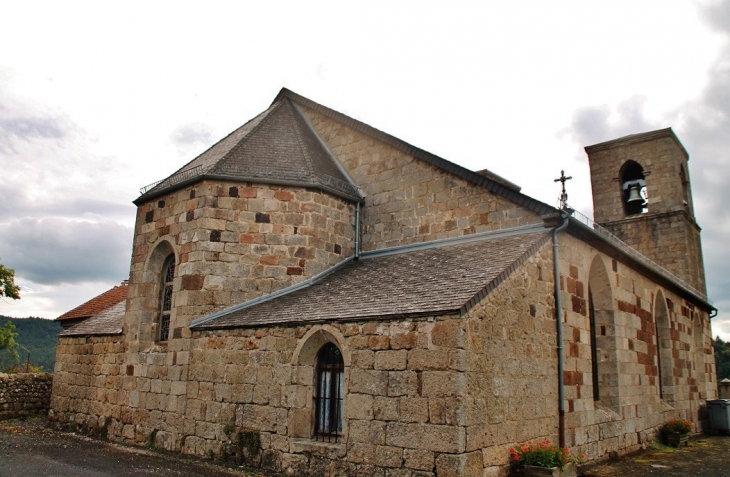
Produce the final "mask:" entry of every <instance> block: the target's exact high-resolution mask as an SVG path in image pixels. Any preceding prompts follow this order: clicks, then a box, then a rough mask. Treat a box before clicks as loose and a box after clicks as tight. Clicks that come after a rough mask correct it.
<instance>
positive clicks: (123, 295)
mask: <svg viewBox="0 0 730 477" xmlns="http://www.w3.org/2000/svg"><path fill="white" fill-rule="evenodd" d="M128 288H129V287H128V285H127V283H122V284H121V285H117V286H115V287H114V288H112V289H111V290H107V291H105V292H104V293H102V294H101V295H98V296H96V297H94V298H92V299H91V300H89V301H87V302H86V303H84V304H82V305H79V306H77V307H76V308H74V309H73V310H70V311H67V312H66V313H64V314H63V315H61V316H59V317H58V318H56V321H65V320H73V319H78V318H89V317H91V316H95V315H98V314H99V313H101V312H102V311H104V310H106V309H108V308H110V307H112V306H114V305H116V304H118V303H122V304H124V303H125V300H126V299H127V289H128Z"/></svg>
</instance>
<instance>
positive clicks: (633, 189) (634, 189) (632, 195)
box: [626, 184, 644, 204]
mask: <svg viewBox="0 0 730 477" xmlns="http://www.w3.org/2000/svg"><path fill="white" fill-rule="evenodd" d="M626 202H627V203H628V204H632V203H634V202H642V203H643V202H644V199H642V198H641V194H639V184H631V185H630V186H629V197H628V198H627V199H626Z"/></svg>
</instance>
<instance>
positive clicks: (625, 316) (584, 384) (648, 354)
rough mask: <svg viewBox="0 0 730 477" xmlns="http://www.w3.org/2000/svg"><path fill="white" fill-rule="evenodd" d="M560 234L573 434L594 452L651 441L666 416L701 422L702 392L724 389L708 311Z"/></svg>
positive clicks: (709, 395) (571, 440) (576, 444)
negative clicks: (594, 363)
mask: <svg viewBox="0 0 730 477" xmlns="http://www.w3.org/2000/svg"><path fill="white" fill-rule="evenodd" d="M560 240H561V247H560V256H561V263H560V269H561V277H560V280H561V283H560V288H561V293H562V301H563V303H564V304H565V306H564V310H563V316H562V318H563V321H564V337H565V342H564V349H565V356H566V359H565V376H564V379H565V384H566V399H567V403H566V405H567V414H566V425H567V427H568V430H569V431H568V435H567V436H566V437H567V441H566V443H567V444H568V445H569V446H570V447H571V448H574V449H576V450H577V451H579V452H582V453H585V454H587V455H588V457H589V458H590V459H594V458H605V457H607V456H608V455H609V454H610V453H611V452H618V453H622V452H626V451H630V450H634V449H637V448H639V447H640V446H642V445H646V443H647V442H648V441H650V440H651V439H652V438H653V437H654V433H655V430H656V427H657V426H659V425H660V424H661V423H662V422H663V421H664V420H666V419H668V418H675V417H681V418H687V419H690V420H691V421H693V422H694V423H696V424H697V425H698V429H702V427H703V426H704V425H705V423H706V419H707V416H706V409H705V406H704V401H705V400H706V399H713V398H715V397H716V396H717V383H716V382H715V364H714V358H713V356H712V351H711V350H712V345H711V340H712V332H711V329H710V320H709V316H708V314H707V313H706V312H702V311H700V310H699V309H698V308H696V307H695V306H694V305H693V304H692V303H691V302H688V301H687V300H685V299H683V298H681V297H679V296H677V295H676V294H674V293H672V292H671V291H669V290H667V289H663V288H662V287H660V286H658V285H656V284H655V283H653V282H652V281H650V280H648V279H647V278H645V277H644V276H642V275H641V274H639V273H637V272H636V271H634V270H632V269H631V268H630V267H628V266H627V265H626V264H624V263H621V262H618V261H616V260H613V259H611V258H609V257H607V256H605V255H603V254H602V253H598V252H597V251H596V250H594V249H593V248H592V247H591V246H590V245H588V244H586V243H585V242H582V241H580V240H577V239H575V238H573V237H571V236H569V235H566V234H561V238H560ZM589 294H592V298H593V300H592V301H593V307H594V310H595V312H594V313H595V318H594V321H595V323H596V326H595V328H594V329H593V330H592V327H591V316H590V309H591V297H590V296H589ZM604 300H605V301H604ZM660 317H663V318H661V319H665V320H666V325H662V323H661V319H660ZM657 321H659V322H660V323H657ZM662 326H666V329H665V330H663V331H662ZM592 333H595V335H596V346H597V348H598V349H597V353H596V358H597V360H598V361H599V362H598V363H597V366H596V368H597V370H598V374H599V376H598V379H597V383H598V387H599V399H598V400H596V399H594V392H593V391H594V385H593V383H594V380H593V369H594V368H593V366H592V361H593V357H592V353H591V347H592V345H591V334H592ZM659 345H661V348H665V350H662V351H667V353H664V355H663V356H662V352H660V349H659V348H660V347H659ZM708 350H709V351H708ZM660 376H661V377H662V382H663V386H660V379H659V378H660Z"/></svg>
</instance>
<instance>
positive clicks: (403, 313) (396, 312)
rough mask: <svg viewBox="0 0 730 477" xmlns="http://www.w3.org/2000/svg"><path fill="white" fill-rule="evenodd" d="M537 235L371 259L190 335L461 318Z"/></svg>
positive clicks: (539, 231) (209, 321)
mask: <svg viewBox="0 0 730 477" xmlns="http://www.w3.org/2000/svg"><path fill="white" fill-rule="evenodd" d="M549 239H550V232H549V231H548V230H546V229H545V228H543V227H542V225H538V226H530V227H523V228H519V229H513V230H507V231H500V232H490V233H487V234H479V235H476V234H475V235H471V236H466V237H460V238H458V239H448V240H444V241H441V242H428V243H423V244H415V245H409V246H405V247H398V248H394V249H387V250H381V251H377V252H369V253H365V254H363V255H362V258H361V259H360V260H351V261H349V262H348V263H346V264H344V265H343V266H342V267H340V268H337V269H336V270H334V271H332V272H331V273H329V274H325V275H324V276H323V277H322V278H320V279H317V280H313V281H312V282H311V283H309V284H308V286H301V285H297V286H294V287H291V288H290V289H289V291H287V290H283V291H282V292H279V293H277V294H276V296H275V297H273V298H271V299H266V297H263V299H257V300H252V301H251V305H250V306H246V304H244V305H243V306H240V305H239V306H236V307H231V308H230V309H228V310H223V311H221V312H218V313H215V314H214V315H211V316H209V317H205V318H201V319H199V320H196V321H195V322H193V324H192V326H191V327H192V328H193V329H219V328H239V327H257V326H266V325H289V324H299V323H317V322H329V321H351V320H368V319H398V318H402V317H415V316H428V315H441V314H446V313H461V314H463V313H466V312H467V311H468V310H469V309H470V308H471V307H472V306H474V305H475V304H476V303H478V302H479V301H481V300H482V299H483V298H484V297H485V296H486V295H488V294H489V292H490V291H491V290H493V289H494V288H496V287H497V286H498V285H499V284H500V283H502V282H503V281H504V280H505V279H506V278H507V277H509V275H510V274H511V273H512V272H514V271H515V270H516V269H517V268H518V267H519V266H520V265H522V263H523V262H524V261H525V260H526V259H527V258H528V257H530V256H531V255H532V254H534V253H535V252H536V251H537V249H539V248H540V247H541V246H542V245H544V244H545V243H547V241H548V240H549Z"/></svg>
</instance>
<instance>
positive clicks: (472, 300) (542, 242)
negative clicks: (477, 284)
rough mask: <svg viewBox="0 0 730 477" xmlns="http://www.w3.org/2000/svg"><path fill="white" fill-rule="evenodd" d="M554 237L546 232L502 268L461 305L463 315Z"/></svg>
mask: <svg viewBox="0 0 730 477" xmlns="http://www.w3.org/2000/svg"><path fill="white" fill-rule="evenodd" d="M551 239H552V237H551V236H550V234H548V233H546V234H545V236H544V237H543V238H541V239H540V240H538V241H537V242H535V243H534V244H533V245H532V246H531V247H530V248H528V249H527V250H525V253H523V254H522V255H520V256H519V257H518V258H517V260H514V261H513V262H512V263H511V264H510V265H509V266H508V267H507V268H505V269H504V270H502V272H501V273H500V274H499V275H497V276H496V277H494V279H493V280H492V281H491V282H489V283H487V284H486V285H484V288H482V289H481V290H479V292H477V293H476V294H474V296H472V297H471V298H470V299H469V300H467V301H466V302H465V303H464V304H463V305H462V306H461V310H460V311H461V315H462V316H463V315H464V314H466V313H468V312H469V310H471V309H472V308H473V307H474V306H475V305H476V304H477V303H479V302H480V301H482V300H483V299H484V297H486V296H487V295H489V294H490V293H491V292H492V290H494V289H495V288H497V287H498V286H499V285H501V284H502V282H504V281H505V280H506V279H507V278H509V276H510V275H512V274H513V273H514V272H516V271H517V269H518V268H519V267H521V266H522V265H524V263H525V261H526V260H527V259H528V258H529V257H531V256H532V255H534V254H535V253H536V252H537V251H538V250H539V249H540V248H541V247H543V246H544V245H545V244H546V243H547V242H548V241H549V240H551Z"/></svg>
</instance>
